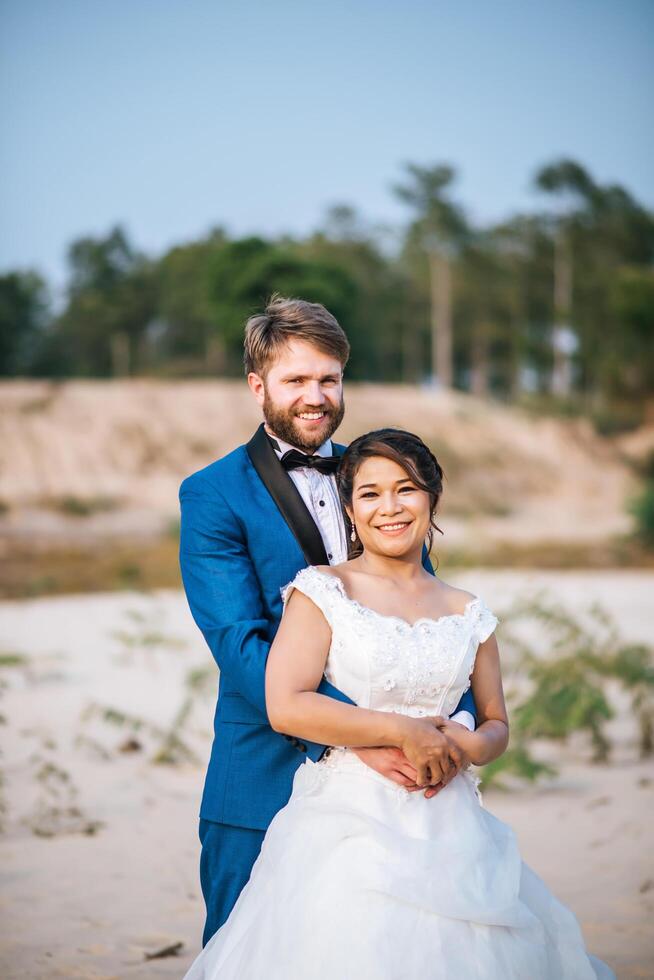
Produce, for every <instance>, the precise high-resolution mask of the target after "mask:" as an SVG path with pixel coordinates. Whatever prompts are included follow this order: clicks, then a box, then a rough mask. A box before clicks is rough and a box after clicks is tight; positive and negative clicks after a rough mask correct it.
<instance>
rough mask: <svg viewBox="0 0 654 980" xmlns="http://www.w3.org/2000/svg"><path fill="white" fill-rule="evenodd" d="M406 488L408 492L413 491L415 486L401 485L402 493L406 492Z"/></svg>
mask: <svg viewBox="0 0 654 980" xmlns="http://www.w3.org/2000/svg"><path fill="white" fill-rule="evenodd" d="M405 490H406V491H407V492H408V493H413V491H414V490H415V487H400V493H404V491H405Z"/></svg>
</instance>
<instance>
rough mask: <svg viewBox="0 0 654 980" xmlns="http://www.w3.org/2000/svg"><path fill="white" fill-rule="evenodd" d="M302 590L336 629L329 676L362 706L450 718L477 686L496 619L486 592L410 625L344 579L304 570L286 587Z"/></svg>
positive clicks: (287, 591) (285, 591) (288, 591)
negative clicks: (476, 673)
mask: <svg viewBox="0 0 654 980" xmlns="http://www.w3.org/2000/svg"><path fill="white" fill-rule="evenodd" d="M294 588H295V589H299V590H300V591H301V592H303V593H304V594H305V595H306V596H308V597H309V598H310V599H311V600H312V601H313V602H314V603H315V604H316V605H317V606H318V608H319V609H320V610H321V612H322V613H323V615H324V617H325V619H326V620H327V622H328V623H329V626H330V628H331V631H332V641H331V646H330V649H329V655H328V658H327V664H326V666H325V677H326V678H327V680H328V681H330V683H332V684H333V685H334V686H335V687H337V688H338V689H339V690H340V691H342V692H343V693H344V694H347V695H348V697H350V698H351V699H352V700H353V701H354V702H355V704H358V705H359V707H362V708H376V709H377V710H379V711H397V712H401V713H403V714H410V715H413V716H415V717H419V716H421V715H450V714H452V712H453V711H454V709H455V708H456V706H457V704H458V703H459V700H460V699H461V696H462V695H463V693H464V692H465V691H466V690H467V689H468V687H469V686H470V674H471V673H472V669H473V667H474V663H475V656H476V653H477V648H478V646H479V644H480V643H483V642H484V640H487V639H488V637H489V636H490V635H491V633H492V632H493V630H494V629H495V627H496V626H497V618H496V617H495V616H494V615H493V613H492V612H491V611H490V610H489V609H488V608H487V606H486V605H485V604H484V602H483V600H482V599H480V598H479V597H476V598H474V599H471V600H470V601H469V602H468V603H467V605H466V607H465V610H464V611H463V612H462V613H453V614H450V615H445V616H441V617H440V618H439V619H430V618H428V617H423V618H421V619H419V620H417V621H416V622H415V623H413V624H411V623H408V622H407V621H406V620H404V619H402V618H400V617H398V616H387V615H384V614H383V613H378V612H375V610H374V609H369V608H368V607H367V606H362V605H361V604H360V603H359V602H357V601H356V600H355V599H350V598H349V596H348V595H347V593H346V591H345V588H344V586H343V583H342V582H341V580H340V579H339V578H337V577H336V576H334V575H330V574H329V573H327V572H321V571H320V570H319V569H317V568H315V567H314V566H309V567H308V568H303V569H302V570H301V571H300V572H298V574H297V575H296V576H295V578H294V579H293V581H292V582H291V583H290V584H289V585H287V586H286V587H285V588H284V589H283V590H282V596H283V599H284V602H286V601H288V598H289V596H290V594H291V592H292V590H293V589H294Z"/></svg>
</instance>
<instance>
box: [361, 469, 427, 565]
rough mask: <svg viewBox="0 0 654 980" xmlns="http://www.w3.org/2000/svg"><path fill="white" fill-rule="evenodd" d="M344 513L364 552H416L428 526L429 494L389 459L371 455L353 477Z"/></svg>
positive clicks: (419, 549) (398, 555) (392, 554)
mask: <svg viewBox="0 0 654 980" xmlns="http://www.w3.org/2000/svg"><path fill="white" fill-rule="evenodd" d="M348 515H349V517H350V520H351V521H352V522H353V523H354V524H355V525H356V529H357V533H358V535H359V539H360V541H361V543H362V545H363V547H364V548H365V550H366V551H368V552H373V553H376V554H381V555H388V556H391V557H397V558H399V557H404V556H408V555H409V554H411V553H412V552H414V551H417V552H418V554H420V553H421V552H422V546H423V544H424V541H425V537H426V536H427V532H428V531H429V526H430V501H429V494H428V493H426V491H424V490H420V489H419V487H417V486H416V485H415V483H414V482H413V481H412V479H411V477H410V476H409V474H408V473H407V471H406V470H404V469H403V468H402V467H401V466H399V465H398V464H397V463H395V462H393V460H391V459H386V457H385V456H373V457H372V458H370V459H366V460H365V461H364V462H363V463H362V464H361V466H360V467H359V470H358V472H357V474H356V476H355V478H354V487H353V492H352V506H351V508H348Z"/></svg>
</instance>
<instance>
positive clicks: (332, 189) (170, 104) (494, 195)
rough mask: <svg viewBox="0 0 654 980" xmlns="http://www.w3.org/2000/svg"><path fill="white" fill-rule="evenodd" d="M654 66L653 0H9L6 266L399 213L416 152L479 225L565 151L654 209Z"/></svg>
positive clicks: (386, 218) (527, 195) (3, 14)
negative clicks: (120, 235) (108, 234)
mask: <svg viewBox="0 0 654 980" xmlns="http://www.w3.org/2000/svg"><path fill="white" fill-rule="evenodd" d="M653 83H654V2H653V0H567V2H566V0H540V2H539V0H531V2H529V0H527V2H525V0H522V2H515V0H447V2H446V0H402V2H400V0H396V2H387V0H348V2H341V0H322V2H319V0H304V2H300V0H265V2H258V0H257V2H253V0H241V2H235V0H0V99H1V104H0V109H1V113H2V132H3V137H2V145H1V148H0V208H1V213H2V219H1V221H2V235H1V236H0V269H2V270H6V269H8V268H15V267H28V266H31V267H37V268H40V269H41V270H42V271H43V272H44V273H45V274H46V275H47V276H49V277H50V278H51V279H54V280H55V281H57V282H59V283H61V281H62V280H63V277H64V270H65V251H66V246H67V245H68V243H69V242H70V241H71V240H72V239H73V238H75V237H76V236H80V235H83V234H100V233H104V232H105V231H107V230H108V229H109V227H110V226H112V225H113V224H114V223H116V222H122V223H124V224H125V226H126V227H127V229H128V230H129V232H130V234H131V235H132V236H133V239H134V240H135V242H136V244H137V245H138V246H140V247H141V248H143V249H145V250H146V251H149V252H151V253H153V254H157V253H159V252H161V251H162V250H164V249H165V248H166V247H168V246H169V245H171V244H173V243H175V242H179V241H183V240H188V239H190V238H193V237H195V236H199V235H201V234H202V233H203V232H204V231H206V230H207V229H208V228H210V227H212V226H214V225H217V224H221V225H224V226H226V227H227V229H228V230H229V231H230V232H231V233H233V234H243V233H249V232H255V231H259V232H262V233H264V234H276V233H280V232H284V231H289V232H294V233H304V232H307V231H309V230H311V229H312V228H315V227H316V226H317V225H318V224H319V223H320V220H321V218H322V216H323V215H324V212H325V209H326V208H327V207H328V206H329V205H330V204H332V203H335V202H347V203H351V204H353V205H355V206H356V207H358V208H359V209H360V210H361V211H362V213H363V214H364V215H365V216H366V217H367V218H368V219H370V220H371V221H373V222H377V221H383V222H392V223H399V222H400V221H402V220H403V219H404V217H405V211H404V209H403V208H402V206H401V205H400V204H399V203H398V202H396V201H395V200H394V199H393V197H392V195H391V193H390V187H391V185H392V183H393V181H394V180H397V179H398V178H399V177H400V176H401V167H402V163H403V162H404V161H407V160H411V161H415V162H418V163H421V164H429V163H435V162H441V161H447V162H451V163H453V164H455V165H456V166H457V167H458V168H459V171H460V179H459V182H458V185H457V196H458V198H459V200H460V201H461V202H462V203H464V204H465V205H466V206H467V207H468V208H469V210H470V213H471V215H472V216H473V217H474V218H476V219H477V220H479V221H489V220H493V219H498V218H501V217H503V216H505V215H507V214H509V213H511V212H512V211H515V210H517V209H519V208H521V207H525V206H534V204H535V203H536V202H537V200H538V198H537V197H536V196H535V195H534V194H533V192H532V191H531V190H530V187H529V184H530V179H531V176H532V175H533V172H534V169H535V168H536V167H537V166H538V165H539V164H541V163H544V162H547V161H549V160H550V159H552V158H555V157H558V156H560V155H568V156H572V157H574V158H576V159H578V160H579V161H580V162H581V163H583V164H584V165H586V166H587V167H589V168H590V170H591V172H592V173H593V174H594V176H595V177H596V178H597V179H599V180H601V181H618V182H620V183H623V184H624V185H625V186H626V187H627V188H629V189H630V190H631V191H632V192H633V193H634V194H635V195H636V196H637V197H638V198H639V199H640V200H641V201H643V202H644V203H645V204H647V205H648V206H650V207H654V136H653V130H652V123H651V120H652V103H653V96H654V84H653Z"/></svg>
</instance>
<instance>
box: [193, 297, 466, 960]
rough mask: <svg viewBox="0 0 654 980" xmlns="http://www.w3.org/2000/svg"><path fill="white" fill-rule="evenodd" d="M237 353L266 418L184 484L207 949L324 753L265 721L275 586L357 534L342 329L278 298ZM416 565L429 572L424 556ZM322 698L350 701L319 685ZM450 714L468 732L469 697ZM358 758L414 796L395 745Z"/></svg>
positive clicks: (317, 310)
mask: <svg viewBox="0 0 654 980" xmlns="http://www.w3.org/2000/svg"><path fill="white" fill-rule="evenodd" d="M244 349H245V357H244V360H245V370H246V374H247V380H248V384H249V386H250V390H251V391H252V394H253V395H254V397H255V399H256V400H257V402H258V404H259V405H260V406H261V408H262V412H263V417H264V422H263V423H262V424H261V426H260V427H259V428H258V429H257V431H256V432H255V434H254V436H253V437H252V439H251V440H250V442H249V443H248V444H247V445H246V446H239V448H238V449H235V450H234V451H233V452H232V453H230V454H229V455H228V456H225V457H224V458H223V459H220V460H218V461H217V462H215V463H212V464H211V465H210V466H207V467H206V468H205V469H203V470H200V471H199V472H197V473H194V474H193V475H192V476H190V477H188V478H187V479H186V480H184V482H183V483H182V486H181V489H180V502H181V508H182V521H181V541H180V565H181V569H182V578H183V580H184V587H185V589H186V595H187V598H188V602H189V606H190V608H191V612H192V613H193V617H194V619H195V621H196V623H197V624H198V626H199V627H200V629H201V630H202V633H203V634H204V637H205V639H206V641H207V643H208V645H209V648H210V650H211V652H212V654H213V656H214V658H215V660H216V662H217V663H218V666H219V668H220V685H219V691H218V703H217V706H216V713H215V720H214V741H213V747H212V751H211V759H210V762H209V768H208V771H207V776H206V780H205V786H204V793H203V797H202V804H201V808H200V840H201V843H202V854H201V858H200V878H201V883H202V892H203V895H204V899H205V903H206V907H207V919H206V925H205V929H204V935H203V945H206V943H207V942H208V940H209V939H210V938H211V936H212V935H213V934H214V933H215V932H216V930H217V929H218V928H219V927H220V926H221V925H222V924H223V922H225V921H226V919H227V918H228V916H229V913H230V912H231V910H232V908H233V906H234V904H235V902H236V900H237V898H238V896H239V894H240V892H241V890H242V888H243V886H244V885H245V884H246V882H247V880H248V878H249V876H250V871H251V870H252V865H253V864H254V862H255V860H256V858H257V855H258V854H259V850H260V848H261V843H262V841H263V838H264V835H265V832H266V830H267V828H268V825H269V824H270V821H271V820H272V818H273V817H274V816H275V814H276V813H277V812H278V810H280V809H281V808H282V807H283V806H284V805H285V804H286V803H287V801H288V798H289V796H290V793H291V787H292V783H293V776H294V774H295V771H296V769H297V767H298V766H299V765H300V763H302V762H303V761H305V760H306V759H307V758H308V759H311V760H312V761H314V762H315V761H317V760H318V759H319V758H320V757H321V756H322V754H323V753H324V752H325V748H326V747H325V746H324V745H314V744H311V743H306V744H305V743H304V742H301V741H300V740H298V739H296V738H291V737H288V736H283V735H280V734H278V733H277V732H274V731H273V729H272V728H271V727H270V725H269V724H268V717H267V714H266V701H265V668H266V659H267V656H268V651H269V649H270V645H271V643H272V641H273V639H274V636H275V633H276V632H277V627H278V626H279V621H280V619H281V615H282V598H281V591H282V589H283V587H284V586H285V585H286V584H287V583H288V582H290V581H291V580H292V579H293V578H294V577H295V575H296V574H297V572H298V571H299V570H300V569H301V568H303V567H305V566H306V565H327V564H332V565H337V564H339V563H340V562H344V561H346V560H347V557H348V537H349V535H350V532H351V531H352V529H351V528H349V527H348V529H347V530H346V527H345V521H344V517H343V511H342V508H341V506H340V502H339V497H338V491H337V488H336V479H335V472H336V468H337V466H338V460H339V456H340V455H341V453H342V452H343V448H344V447H342V446H338V445H335V444H333V443H332V442H331V436H332V435H333V434H334V432H335V431H336V429H337V428H338V426H339V425H340V422H341V420H342V418H343V413H344V402H343V369H344V367H345V364H346V363H347V359H348V356H349V351H350V346H349V343H348V341H347V337H346V336H345V334H344V332H343V330H342V329H341V327H340V326H339V324H338V323H337V321H336V319H335V318H334V317H333V316H332V315H331V314H330V313H329V312H328V311H327V310H326V309H325V308H324V306H321V305H320V304H319V303H308V302H305V301H303V300H295V299H283V298H281V297H273V299H272V300H271V301H270V302H269V304H268V305H267V307H266V309H265V311H264V312H263V313H262V314H260V315H256V316H253V317H250V319H249V320H248V321H247V323H246V326H245V343H244ZM352 533H354V532H352ZM354 540H356V537H354ZM425 566H426V567H427V568H428V569H429V570H430V571H431V570H432V569H431V565H430V564H429V558H428V557H427V555H426V554H425ZM318 690H319V691H320V693H322V694H326V695H328V696H330V697H334V698H337V699H339V700H341V701H349V698H347V697H346V696H345V695H344V694H342V693H341V692H340V691H338V690H336V688H334V687H333V686H332V685H331V684H329V683H328V682H327V681H326V680H325V679H323V681H322V683H321V685H320V687H319V689H318ZM455 716H456V720H457V721H459V722H461V723H462V724H466V725H467V726H468V727H471V728H472V727H474V717H475V708H474V701H473V699H472V694H471V693H470V692H468V693H467V694H466V695H464V697H463V699H462V701H461V703H460V704H459V705H458V706H457V709H456V711H455V714H454V715H453V716H452V717H455ZM358 755H359V757H360V758H361V760H362V761H363V762H365V763H366V764H367V765H369V766H370V767H371V768H373V769H374V770H375V771H376V772H378V773H381V774H382V775H383V776H385V777H387V778H388V779H391V780H393V781H394V782H396V783H398V784H399V785H401V786H404V787H406V788H407V789H416V788H417V787H416V783H415V779H416V772H415V770H414V769H413V767H412V766H411V765H410V764H409V762H408V761H407V759H406V758H405V757H404V755H403V753H402V752H401V751H400V750H399V749H392V748H377V749H374V748H373V749H360V750H358ZM455 774H456V773H455V771H454V772H453V773H452V775H455ZM435 792H437V790H436V789H431V790H428V791H427V795H433V794H434V793H435Z"/></svg>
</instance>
